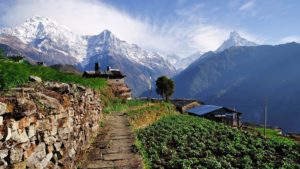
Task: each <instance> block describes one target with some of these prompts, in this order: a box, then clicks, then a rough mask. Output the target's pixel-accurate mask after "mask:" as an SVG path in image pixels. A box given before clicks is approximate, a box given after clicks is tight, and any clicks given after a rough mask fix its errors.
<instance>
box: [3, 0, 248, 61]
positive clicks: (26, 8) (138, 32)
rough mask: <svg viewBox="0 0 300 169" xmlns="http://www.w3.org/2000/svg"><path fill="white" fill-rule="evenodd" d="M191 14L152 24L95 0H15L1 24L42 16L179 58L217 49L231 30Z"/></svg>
mask: <svg viewBox="0 0 300 169" xmlns="http://www.w3.org/2000/svg"><path fill="white" fill-rule="evenodd" d="M250 2H252V1H250ZM253 3H254V2H253ZM0 6H1V3H0ZM248 6H249V5H248ZM250 6H251V4H250ZM252 6H253V5H252ZM202 7H203V4H199V5H198V6H194V7H193V8H192V9H193V11H197V10H200V9H201V8H202ZM244 8H245V7H244ZM190 11H191V9H186V10H181V11H180V12H179V13H180V15H181V16H180V17H179V18H180V19H178V20H177V21H176V22H172V23H165V24H162V25H152V24H150V23H149V22H147V20H146V19H145V20H141V19H136V18H133V17H131V16H129V15H128V14H127V13H125V12H122V11H120V10H117V9H116V8H113V7H112V6H108V5H107V4H104V3H103V2H101V1H96V0H16V2H15V3H14V4H13V5H12V6H7V7H5V8H2V12H3V13H4V14H2V15H1V16H0V22H1V23H2V24H3V25H6V26H17V25H19V24H21V23H22V22H24V21H25V20H26V19H28V18H30V17H32V16H34V15H42V16H46V17H49V18H51V19H53V20H55V21H57V22H58V23H59V24H63V25H66V26H67V27H69V28H70V29H71V30H72V31H74V32H75V33H78V34H81V35H86V34H89V35H94V34H99V33H100V32H101V31H102V30H104V29H109V30H111V31H112V32H113V33H114V34H115V35H116V36H117V37H119V38H120V39H122V40H126V41H128V42H129V43H135V44H138V45H139V46H141V47H143V48H146V49H150V50H154V51H158V52H161V53H163V54H170V53H175V54H177V55H179V56H187V55H189V54H192V53H193V52H196V51H197V50H200V51H203V52H205V51H209V50H215V49H216V48H218V46H219V45H220V44H221V43H222V42H223V40H225V39H226V38H227V36H228V34H229V32H230V31H231V30H229V29H225V28H223V27H220V26H215V25H211V24H207V23H206V20H207V19H205V18H202V17H200V16H199V15H198V14H196V15H195V13H191V12H190Z"/></svg>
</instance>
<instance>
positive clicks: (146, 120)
mask: <svg viewBox="0 0 300 169" xmlns="http://www.w3.org/2000/svg"><path fill="white" fill-rule="evenodd" d="M177 113H178V112H177V111H176V110H175V107H174V105H173V104H171V103H166V102H162V103H153V102H148V103H145V104H144V105H143V106H138V107H136V108H132V109H130V110H129V111H128V112H127V115H128V118H129V121H130V123H131V125H132V127H133V128H134V129H139V128H143V127H146V126H148V125H150V124H152V123H154V122H155V121H157V120H159V119H160V118H161V117H164V116H166V115H170V114H177Z"/></svg>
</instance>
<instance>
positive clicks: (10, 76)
mask: <svg viewBox="0 0 300 169" xmlns="http://www.w3.org/2000/svg"><path fill="white" fill-rule="evenodd" d="M30 75H34V76H39V77H41V78H42V80H43V81H58V82H63V83H75V84H79V85H83V86H85V87H90V88H93V89H104V88H105V87H106V86H107V82H106V80H105V79H101V78H83V77H81V76H80V75H75V74H70V73H64V72H60V71H58V70H55V69H53V68H50V67H45V66H37V65H31V64H29V63H26V62H23V63H16V62H13V61H10V60H8V59H3V58H2V59H0V89H2V90H3V89H10V88H14V87H17V86H20V85H23V84H26V83H28V82H29V76H30Z"/></svg>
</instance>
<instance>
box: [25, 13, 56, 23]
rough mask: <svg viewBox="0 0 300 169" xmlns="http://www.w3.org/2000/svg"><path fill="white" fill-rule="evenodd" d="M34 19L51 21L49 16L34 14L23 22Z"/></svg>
mask: <svg viewBox="0 0 300 169" xmlns="http://www.w3.org/2000/svg"><path fill="white" fill-rule="evenodd" d="M35 21H52V20H51V19H50V18H47V17H44V16H41V15H35V16H33V17H31V18H29V19H27V20H26V21H25V22H35ZM53 22H54V21H53Z"/></svg>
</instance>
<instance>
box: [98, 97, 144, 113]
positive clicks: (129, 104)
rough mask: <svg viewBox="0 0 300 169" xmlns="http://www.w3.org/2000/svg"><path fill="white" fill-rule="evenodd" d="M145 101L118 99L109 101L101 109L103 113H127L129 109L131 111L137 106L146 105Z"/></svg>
mask: <svg viewBox="0 0 300 169" xmlns="http://www.w3.org/2000/svg"><path fill="white" fill-rule="evenodd" d="M147 103H148V102H147V101H142V100H124V99H119V98H112V99H110V100H109V101H108V102H107V103H106V105H105V108H104V109H103V112H104V113H117V112H127V111H128V110H129V109H133V108H136V107H139V106H143V105H146V104H147Z"/></svg>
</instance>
